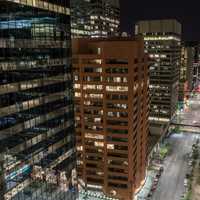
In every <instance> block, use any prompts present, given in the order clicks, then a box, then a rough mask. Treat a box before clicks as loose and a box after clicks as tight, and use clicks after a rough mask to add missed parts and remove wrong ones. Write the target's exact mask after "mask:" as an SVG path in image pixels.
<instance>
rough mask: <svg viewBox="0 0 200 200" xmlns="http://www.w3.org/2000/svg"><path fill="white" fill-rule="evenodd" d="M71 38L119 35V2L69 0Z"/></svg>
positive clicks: (114, 0) (111, 0) (115, 0)
mask: <svg viewBox="0 0 200 200" xmlns="http://www.w3.org/2000/svg"><path fill="white" fill-rule="evenodd" d="M71 7H72V37H73V38H80V37H92V38H97V37H109V36H116V35H119V26H120V4H119V0H71Z"/></svg>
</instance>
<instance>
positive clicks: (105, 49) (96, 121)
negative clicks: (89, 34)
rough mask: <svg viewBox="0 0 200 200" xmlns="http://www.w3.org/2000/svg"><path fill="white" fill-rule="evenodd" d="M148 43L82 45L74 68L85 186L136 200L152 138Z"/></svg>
mask: <svg viewBox="0 0 200 200" xmlns="http://www.w3.org/2000/svg"><path fill="white" fill-rule="evenodd" d="M143 43H144V42H143V40H142V38H139V37H138V38H113V39H105V40H103V39H100V40H98V39H76V40H74V41H73V63H74V66H73V67H74V81H75V85H74V87H75V104H76V135H77V151H78V174H79V178H80V184H82V186H83V187H85V188H87V189H88V190H99V191H103V192H104V194H106V195H107V196H109V197H114V198H119V199H123V200H132V199H133V196H134V193H135V192H136V191H137V189H138V188H140V186H141V185H142V183H143V181H144V178H145V174H146V173H145V172H146V163H147V154H146V152H147V147H146V146H147V137H148V132H149V124H148V114H149V106H148V105H149V91H148V84H149V77H148V61H147V58H146V56H145V54H144V46H143Z"/></svg>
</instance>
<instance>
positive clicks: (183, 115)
mask: <svg viewBox="0 0 200 200" xmlns="http://www.w3.org/2000/svg"><path fill="white" fill-rule="evenodd" d="M188 104H189V105H188V107H187V108H185V109H184V110H182V111H179V112H178V113H177V115H176V116H175V118H174V119H173V123H174V124H180V125H188V126H194V127H195V126H196V127H200V117H199V116H200V94H198V93H197V94H196V95H194V96H193V97H191V98H190V99H189V100H188Z"/></svg>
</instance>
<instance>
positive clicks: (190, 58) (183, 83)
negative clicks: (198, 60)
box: [179, 44, 195, 102]
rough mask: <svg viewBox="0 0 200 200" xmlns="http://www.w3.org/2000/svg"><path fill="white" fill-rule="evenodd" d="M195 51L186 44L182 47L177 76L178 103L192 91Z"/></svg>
mask: <svg viewBox="0 0 200 200" xmlns="http://www.w3.org/2000/svg"><path fill="white" fill-rule="evenodd" d="M194 58H195V49H194V47H192V46H188V44H183V45H182V50H181V67H180V76H179V102H184V99H185V100H186V99H187V98H188V97H189V96H188V95H189V92H191V91H192V89H193V74H194Z"/></svg>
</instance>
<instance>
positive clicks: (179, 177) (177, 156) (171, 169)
mask: <svg viewBox="0 0 200 200" xmlns="http://www.w3.org/2000/svg"><path fill="white" fill-rule="evenodd" d="M197 137H198V136H197V135H195V134H190V133H180V134H174V135H172V136H171V137H170V138H169V140H168V141H169V143H170V144H171V146H172V152H171V154H170V155H169V156H168V157H167V158H166V160H165V162H164V169H165V170H164V172H163V174H162V176H161V178H160V180H159V184H158V188H157V189H156V191H155V192H154V195H153V198H152V199H153V200H179V199H180V197H181V195H182V194H183V193H184V190H185V188H184V178H185V175H186V173H187V171H188V168H189V166H188V161H187V159H186V154H187V153H189V152H191V150H192V144H194V143H195V141H196V139H197Z"/></svg>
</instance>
